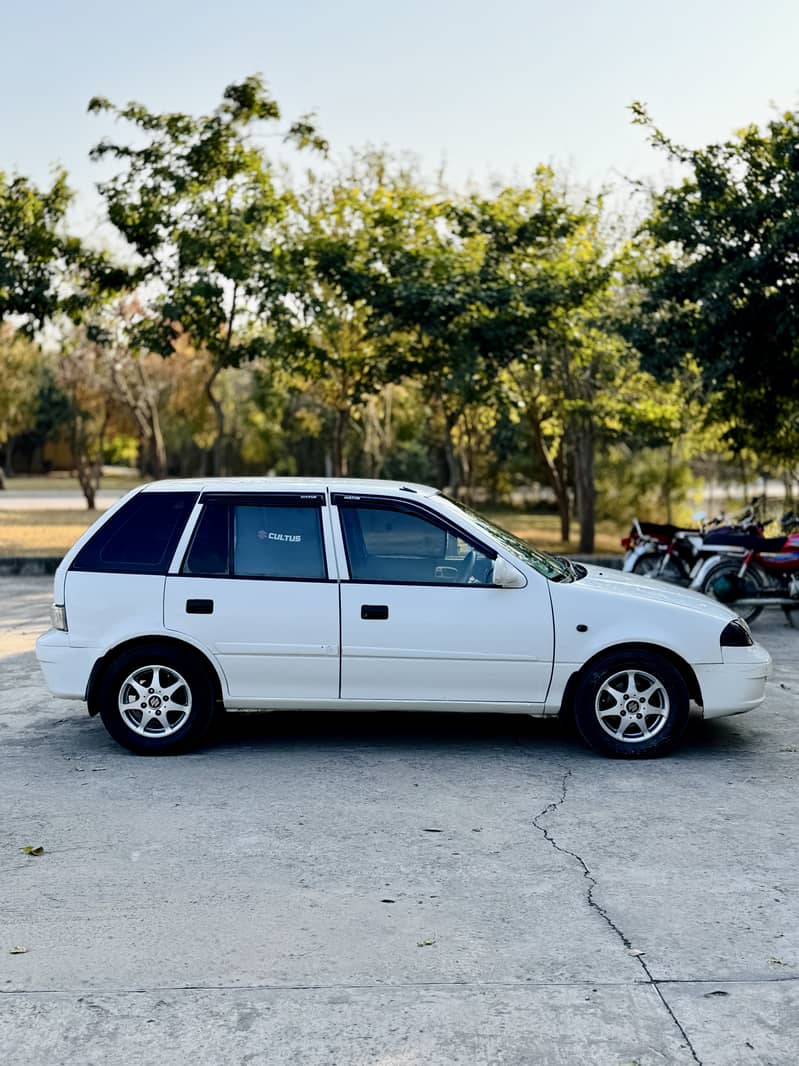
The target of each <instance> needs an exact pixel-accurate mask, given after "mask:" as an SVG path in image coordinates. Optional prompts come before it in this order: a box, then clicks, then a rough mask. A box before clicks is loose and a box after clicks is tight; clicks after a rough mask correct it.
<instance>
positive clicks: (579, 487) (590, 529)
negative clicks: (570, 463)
mask: <svg viewBox="0 0 799 1066" xmlns="http://www.w3.org/2000/svg"><path fill="white" fill-rule="evenodd" d="M573 432H574V485H575V490H576V498H577V499H576V502H577V513H578V516H579V519H580V551H581V552H584V553H585V554H586V555H591V554H592V553H593V551H594V532H595V523H596V486H595V484H594V425H593V422H592V421H591V419H590V418H586V417H583V418H580V419H579V420H578V421H577V422H576V423H575V424H574V431H573Z"/></svg>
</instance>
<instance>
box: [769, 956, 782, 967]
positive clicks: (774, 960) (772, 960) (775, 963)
mask: <svg viewBox="0 0 799 1066" xmlns="http://www.w3.org/2000/svg"><path fill="white" fill-rule="evenodd" d="M768 964H769V966H784V965H785V963H784V962H783V961H782V959H778V958H775V956H774V955H772V956H771V958H770V959H769V960H768Z"/></svg>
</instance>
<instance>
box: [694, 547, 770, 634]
mask: <svg viewBox="0 0 799 1066" xmlns="http://www.w3.org/2000/svg"><path fill="white" fill-rule="evenodd" d="M740 569H741V564H740V562H736V561H735V560H734V559H723V560H722V561H721V562H720V563H719V564H718V565H717V566H714V567H713V569H712V570H711V571H710V573H709V574H708V575H707V576H706V577H705V580H704V581H703V582H702V586H701V588H700V589H699V591H700V592H704V594H705V595H706V596H710V597H711V599H714V600H718V601H719V602H720V603H723V604H724V605H725V606H726V607H729V608H731V609H732V610H733V611H735V613H736V614H737V615H739V617H741V618H743V620H744V622H754V620H755V619H756V618H757V616H758V615H759V614H760V613H761V612H762V610H763V608H762V607H756V606H754V605H753V604H746V605H742V606H740V607H739V606H738V605H737V604H736V600H742V599H754V598H756V597H757V596H762V594H763V591H764V589H765V587H766V583H765V581H764V580H763V578H762V577H761V575H760V573H759V572H758V571H757V570H755V569H754V568H753V567H751V566H750V567H749V568H748V569H747V571H746V573H745V574H744V576H743V577H738V571H739V570H740Z"/></svg>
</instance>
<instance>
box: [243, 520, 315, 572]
mask: <svg viewBox="0 0 799 1066" xmlns="http://www.w3.org/2000/svg"><path fill="white" fill-rule="evenodd" d="M233 573H234V574H236V575H239V576H241V577H272V578H289V579H290V578H294V579H297V578H301V579H304V580H306V581H309V580H316V581H321V580H323V579H324V578H325V577H327V573H326V569H325V553H324V549H323V547H322V520H321V513H320V511H319V508H318V507H250V506H245V507H234V509H233Z"/></svg>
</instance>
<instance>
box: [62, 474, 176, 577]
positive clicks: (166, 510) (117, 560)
mask: <svg viewBox="0 0 799 1066" xmlns="http://www.w3.org/2000/svg"><path fill="white" fill-rule="evenodd" d="M196 501H197V493H196V492H147V491H146V490H144V491H143V492H140V493H137V495H136V496H134V497H133V499H132V500H130V501H129V502H128V503H126V504H125V506H124V507H122V508H121V509H120V510H119V511H117V512H116V513H115V514H113V515H112V516H111V517H110V518H109V519H108V521H107V522H105V523H104V524H103V525H102V526H101V527H100V528H99V529H98V530H97V532H96V533H95V534H94V536H93V537H92V538H91V540H89V542H88V543H87V544H84V546H83V547H82V548H81V550H80V551H79V552H78V554H77V556H76V557H75V559H74V560H73V562H72V565H71V566H70V569H71V570H81V571H89V572H93V573H109V572H110V573H120V574H165V573H166V572H167V570H168V569H169V564H170V563H171V561H172V556H173V555H174V554H175V548H176V547H177V543H178V541H179V540H180V535H181V533H182V532H183V527H184V526H185V525H186V519H187V518H188V516H189V512H190V511H191V509H192V507H193V506H194V504H195V503H196Z"/></svg>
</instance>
